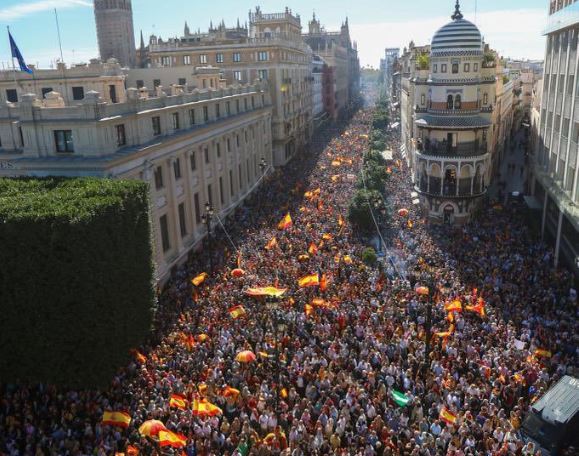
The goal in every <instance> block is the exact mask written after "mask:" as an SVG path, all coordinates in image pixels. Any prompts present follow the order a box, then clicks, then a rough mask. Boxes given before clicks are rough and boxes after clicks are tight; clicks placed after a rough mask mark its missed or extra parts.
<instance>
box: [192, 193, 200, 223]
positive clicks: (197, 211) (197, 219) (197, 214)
mask: <svg viewBox="0 0 579 456" xmlns="http://www.w3.org/2000/svg"><path fill="white" fill-rule="evenodd" d="M193 205H194V206H195V222H196V223H197V224H199V223H201V206H200V205H199V193H195V194H194V195H193Z"/></svg>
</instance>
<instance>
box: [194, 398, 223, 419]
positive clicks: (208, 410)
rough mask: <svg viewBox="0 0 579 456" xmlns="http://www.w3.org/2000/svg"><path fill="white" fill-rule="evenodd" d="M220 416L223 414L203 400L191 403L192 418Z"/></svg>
mask: <svg viewBox="0 0 579 456" xmlns="http://www.w3.org/2000/svg"><path fill="white" fill-rule="evenodd" d="M221 414H223V411H222V410H221V409H220V408H219V407H217V406H216V405H214V404H212V403H211V402H209V401H208V400H207V399H205V398H201V399H195V400H194V401H193V415H194V416H218V415H221Z"/></svg>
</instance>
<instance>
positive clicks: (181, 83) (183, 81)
mask: <svg viewBox="0 0 579 456" xmlns="http://www.w3.org/2000/svg"><path fill="white" fill-rule="evenodd" d="M179 85H180V86H185V85H187V79H185V78H179Z"/></svg>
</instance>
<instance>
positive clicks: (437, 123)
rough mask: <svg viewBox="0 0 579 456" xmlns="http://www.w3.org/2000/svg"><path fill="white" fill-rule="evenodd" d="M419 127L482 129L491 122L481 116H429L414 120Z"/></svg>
mask: <svg viewBox="0 0 579 456" xmlns="http://www.w3.org/2000/svg"><path fill="white" fill-rule="evenodd" d="M416 125H417V126H419V127H431V128H466V129H468V128H484V127H490V126H491V121H490V120H489V119H486V118H485V117H483V116H431V115H425V116H422V117H421V118H420V119H417V120H416Z"/></svg>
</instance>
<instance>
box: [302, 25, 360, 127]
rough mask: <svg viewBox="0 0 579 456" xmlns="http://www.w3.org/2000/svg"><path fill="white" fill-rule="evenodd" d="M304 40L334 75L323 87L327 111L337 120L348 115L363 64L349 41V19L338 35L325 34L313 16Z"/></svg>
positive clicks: (333, 33) (356, 90) (326, 32)
mask: <svg viewBox="0 0 579 456" xmlns="http://www.w3.org/2000/svg"><path fill="white" fill-rule="evenodd" d="M303 37H304V41H305V42H306V43H307V44H308V46H310V47H311V48H312V50H313V51H314V52H315V53H316V54H317V55H319V56H320V57H321V58H322V59H323V60H324V62H325V63H326V65H327V67H328V70H329V72H330V73H331V75H332V82H331V85H327V86H326V87H325V88H324V94H325V96H326V98H327V100H326V102H325V106H326V110H327V112H328V115H329V116H330V118H332V119H334V120H336V119H338V118H340V117H344V116H345V115H347V113H348V112H349V109H350V108H351V106H352V104H353V103H354V101H355V98H356V97H357V96H358V94H359V90H360V63H359V59H358V50H357V49H356V44H355V43H352V40H351V39H350V28H349V25H348V19H346V21H345V22H344V23H342V25H341V27H340V31H339V32H329V31H326V30H325V29H324V28H323V27H322V25H321V23H320V20H319V19H317V18H316V15H315V14H314V16H313V18H312V20H311V21H310V22H309V23H308V33H307V34H304V36H303Z"/></svg>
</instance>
